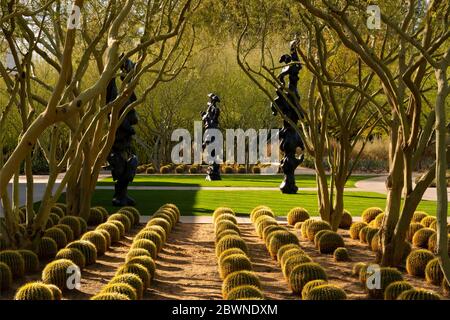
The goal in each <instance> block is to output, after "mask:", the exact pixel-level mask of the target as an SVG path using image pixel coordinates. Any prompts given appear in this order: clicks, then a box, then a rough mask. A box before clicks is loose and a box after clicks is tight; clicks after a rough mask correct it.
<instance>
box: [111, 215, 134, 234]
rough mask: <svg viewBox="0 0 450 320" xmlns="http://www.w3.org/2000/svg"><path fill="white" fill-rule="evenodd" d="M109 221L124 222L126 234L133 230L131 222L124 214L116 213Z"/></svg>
mask: <svg viewBox="0 0 450 320" xmlns="http://www.w3.org/2000/svg"><path fill="white" fill-rule="evenodd" d="M108 221H109V222H112V221H120V222H122V224H123V226H124V227H125V232H128V231H130V229H131V221H130V219H129V218H128V217H127V216H126V215H125V214H123V213H114V214H113V215H111V216H109V218H108Z"/></svg>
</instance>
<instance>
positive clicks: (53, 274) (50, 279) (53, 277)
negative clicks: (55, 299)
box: [42, 259, 80, 291]
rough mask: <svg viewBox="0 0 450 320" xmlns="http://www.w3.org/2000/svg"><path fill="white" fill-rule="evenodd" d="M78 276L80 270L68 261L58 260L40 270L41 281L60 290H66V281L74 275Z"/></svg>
mask: <svg viewBox="0 0 450 320" xmlns="http://www.w3.org/2000/svg"><path fill="white" fill-rule="evenodd" d="M76 273H78V274H80V268H79V267H78V266H77V265H76V264H75V263H73V262H72V261H71V260H68V259H58V260H55V261H53V262H50V263H49V264H47V265H46V266H45V268H44V270H42V281H43V282H44V283H47V284H53V285H55V286H57V287H58V288H59V289H61V290H63V291H64V290H66V289H69V288H68V280H69V278H70V277H72V276H73V275H74V274H76Z"/></svg>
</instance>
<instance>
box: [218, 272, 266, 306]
mask: <svg viewBox="0 0 450 320" xmlns="http://www.w3.org/2000/svg"><path fill="white" fill-rule="evenodd" d="M246 285H248V286H254V287H256V288H258V289H261V283H260V281H259V278H258V276H257V275H256V274H255V273H254V272H252V271H248V270H241V271H236V272H232V273H230V274H228V275H227V276H226V277H225V279H224V280H223V283H222V297H223V299H225V300H227V298H228V293H229V292H230V291H231V290H233V289H234V288H236V287H240V286H246Z"/></svg>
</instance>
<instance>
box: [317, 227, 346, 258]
mask: <svg viewBox="0 0 450 320" xmlns="http://www.w3.org/2000/svg"><path fill="white" fill-rule="evenodd" d="M344 246H345V244H344V239H342V237H341V236H340V235H339V234H337V233H336V232H326V233H324V234H323V235H322V236H321V237H320V239H319V243H318V247H319V252H320V253H333V252H334V250H336V249H337V248H339V247H344Z"/></svg>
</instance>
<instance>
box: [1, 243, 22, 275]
mask: <svg viewBox="0 0 450 320" xmlns="http://www.w3.org/2000/svg"><path fill="white" fill-rule="evenodd" d="M0 262H3V263H4V264H6V265H7V266H8V267H9V269H10V271H11V273H12V276H13V278H21V277H23V276H24V274H25V261H24V259H23V258H22V256H21V254H20V253H19V252H18V251H15V250H5V251H2V252H0Z"/></svg>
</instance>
